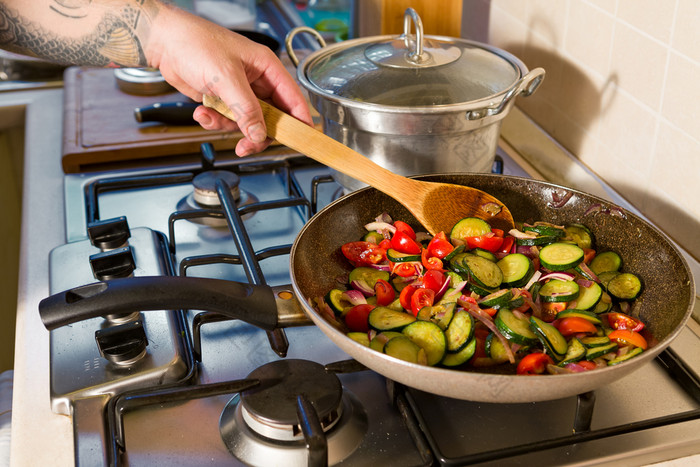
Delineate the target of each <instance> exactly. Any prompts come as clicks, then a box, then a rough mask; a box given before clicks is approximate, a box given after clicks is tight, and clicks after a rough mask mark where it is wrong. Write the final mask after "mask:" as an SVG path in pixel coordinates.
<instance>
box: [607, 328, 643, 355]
mask: <svg viewBox="0 0 700 467" xmlns="http://www.w3.org/2000/svg"><path fill="white" fill-rule="evenodd" d="M608 338H609V339H610V340H611V341H616V342H618V343H620V344H622V345H633V346H635V347H641V348H642V349H644V350H646V349H647V347H648V344H647V340H646V339H645V338H644V337H643V336H642V335H641V334H639V333H638V332H635V331H630V330H629V329H617V330H615V331H613V332H611V333H610V334H608Z"/></svg>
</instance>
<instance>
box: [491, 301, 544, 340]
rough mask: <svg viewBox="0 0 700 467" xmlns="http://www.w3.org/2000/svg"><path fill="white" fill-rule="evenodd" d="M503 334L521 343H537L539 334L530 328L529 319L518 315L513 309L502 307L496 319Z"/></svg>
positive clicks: (497, 325)
mask: <svg viewBox="0 0 700 467" xmlns="http://www.w3.org/2000/svg"><path fill="white" fill-rule="evenodd" d="M494 322H495V323H496V327H497V328H498V330H499V331H501V334H503V335H504V336H505V338H506V339H508V340H509V341H512V342H515V343H516V344H520V345H533V344H536V343H537V336H536V335H535V333H533V332H532V330H531V329H530V323H529V322H528V320H527V319H521V318H518V317H516V316H515V315H514V314H513V312H512V311H510V310H508V309H506V308H501V309H500V310H498V314H497V315H496V319H495V320H494Z"/></svg>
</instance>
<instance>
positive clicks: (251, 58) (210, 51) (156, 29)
mask: <svg viewBox="0 0 700 467" xmlns="http://www.w3.org/2000/svg"><path fill="white" fill-rule="evenodd" d="M145 54H146V58H147V59H148V62H149V65H150V66H152V67H154V68H158V69H159V70H160V72H161V74H162V75H163V77H164V78H165V80H166V81H168V83H170V84H171V85H172V86H174V87H175V88H176V89H177V90H178V91H180V92H181V93H183V94H185V95H186V96H188V97H190V98H191V99H193V100H195V101H197V102H201V101H202V96H203V95H204V94H208V95H211V96H217V97H219V98H220V99H221V100H222V101H223V102H225V103H226V104H227V105H228V106H229V107H230V108H231V109H232V110H233V112H234V113H235V114H236V117H237V118H236V122H235V123H234V122H233V121H231V120H229V119H228V118H226V117H224V116H223V115H221V114H219V113H218V112H216V111H215V110H213V109H209V108H206V107H204V106H200V107H198V108H197V109H196V110H195V112H194V115H193V117H194V119H195V120H196V121H197V122H199V124H200V125H201V126H202V127H203V128H206V129H209V130H231V131H234V130H237V129H240V130H241V131H242V132H243V134H244V136H245V138H243V139H241V140H240V141H239V142H238V144H237V145H236V154H238V155H239V156H246V155H249V154H254V153H257V152H260V151H262V150H263V149H265V148H266V147H267V146H268V145H269V144H270V142H271V141H272V140H271V139H270V138H267V133H266V128H265V122H264V120H263V115H262V111H261V109H260V105H259V104H258V101H257V98H260V99H263V100H265V101H267V102H269V103H271V104H272V105H274V106H275V107H277V108H279V109H280V110H283V111H285V112H287V113H288V114H290V115H292V116H293V117H295V118H297V119H299V120H301V121H303V122H305V123H307V124H309V125H311V124H312V120H311V114H310V112H309V108H308V104H307V102H306V100H305V99H304V96H303V94H302V92H301V90H300V89H299V86H298V85H297V84H296V82H295V81H294V78H292V76H291V75H290V74H289V73H288V72H287V70H286V69H285V67H284V66H283V65H282V63H281V62H280V60H279V58H278V57H277V56H276V55H275V54H274V53H273V52H272V51H271V50H270V49H269V48H268V47H266V46H264V45H261V44H257V43H255V42H253V41H250V40H249V39H247V38H245V37H243V36H241V35H239V34H236V33H234V32H232V31H230V30H228V29H226V28H224V27H220V26H217V25H215V24H213V23H211V22H209V21H206V20H204V19H202V18H199V17H197V16H195V15H192V14H189V13H187V12H185V11H183V10H180V9H177V8H174V7H170V6H167V5H164V6H163V8H161V10H160V12H159V14H158V15H157V17H155V18H154V20H153V24H152V29H151V32H150V37H149V41H148V43H147V45H146V48H145Z"/></svg>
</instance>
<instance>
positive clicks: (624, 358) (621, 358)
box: [608, 347, 644, 366]
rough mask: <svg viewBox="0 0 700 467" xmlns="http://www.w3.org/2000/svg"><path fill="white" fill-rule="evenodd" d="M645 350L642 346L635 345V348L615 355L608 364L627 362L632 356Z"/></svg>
mask: <svg viewBox="0 0 700 467" xmlns="http://www.w3.org/2000/svg"><path fill="white" fill-rule="evenodd" d="M643 351H644V350H643V349H642V348H641V347H635V348H634V349H632V350H630V351H629V352H627V353H626V354H624V355H620V356H619V357H615V358H613V359H612V360H608V366H613V365H617V364H619V363H622V362H626V361H627V360H629V359H630V358H634V357H636V356H637V355H639V354H640V353H642V352H643Z"/></svg>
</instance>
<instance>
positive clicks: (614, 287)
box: [608, 272, 642, 300]
mask: <svg viewBox="0 0 700 467" xmlns="http://www.w3.org/2000/svg"><path fill="white" fill-rule="evenodd" d="M641 291H642V281H640V280H639V277H637V276H636V275H635V274H632V273H631V272H623V273H620V274H618V275H617V276H615V277H613V278H612V279H610V281H609V282H608V293H609V294H610V295H612V296H613V298H617V299H618V300H634V299H635V298H637V297H638V296H639V294H640V293H641Z"/></svg>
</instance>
